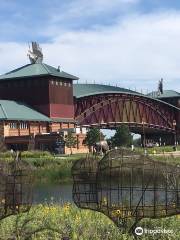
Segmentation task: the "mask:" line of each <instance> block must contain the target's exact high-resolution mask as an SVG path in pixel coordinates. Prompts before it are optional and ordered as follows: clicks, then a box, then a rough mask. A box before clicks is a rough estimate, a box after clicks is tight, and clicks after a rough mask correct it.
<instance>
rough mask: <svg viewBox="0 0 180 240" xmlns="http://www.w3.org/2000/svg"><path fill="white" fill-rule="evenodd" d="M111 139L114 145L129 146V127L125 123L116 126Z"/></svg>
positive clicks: (130, 139)
mask: <svg viewBox="0 0 180 240" xmlns="http://www.w3.org/2000/svg"><path fill="white" fill-rule="evenodd" d="M111 141H112V145H113V146H114V147H116V146H117V147H120V146H130V145H131V144H132V135H131V133H130V131H129V128H128V127H127V126H126V125H122V126H120V127H118V128H117V129H116V133H115V134H114V136H113V137H112V138H111Z"/></svg>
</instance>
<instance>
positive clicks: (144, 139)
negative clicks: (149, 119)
mask: <svg viewBox="0 0 180 240" xmlns="http://www.w3.org/2000/svg"><path fill="white" fill-rule="evenodd" d="M144 124H145V122H144V119H142V126H143V149H144V154H146V136H145V128H144Z"/></svg>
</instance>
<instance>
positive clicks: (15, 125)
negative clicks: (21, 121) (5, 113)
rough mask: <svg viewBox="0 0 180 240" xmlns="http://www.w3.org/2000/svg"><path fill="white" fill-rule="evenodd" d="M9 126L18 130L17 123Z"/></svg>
mask: <svg viewBox="0 0 180 240" xmlns="http://www.w3.org/2000/svg"><path fill="white" fill-rule="evenodd" d="M9 126H10V128H12V129H15V128H17V123H14V122H12V123H10V124H9Z"/></svg>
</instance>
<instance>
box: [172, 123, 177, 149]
mask: <svg viewBox="0 0 180 240" xmlns="http://www.w3.org/2000/svg"><path fill="white" fill-rule="evenodd" d="M173 129H174V150H175V151H176V150H177V149H176V145H177V140H176V120H173Z"/></svg>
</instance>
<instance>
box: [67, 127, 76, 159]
mask: <svg viewBox="0 0 180 240" xmlns="http://www.w3.org/2000/svg"><path fill="white" fill-rule="evenodd" d="M65 144H66V147H68V148H70V150H71V155H72V148H73V147H75V146H76V144H77V139H76V136H74V135H73V133H72V131H68V134H67V135H66V137H65Z"/></svg>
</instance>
